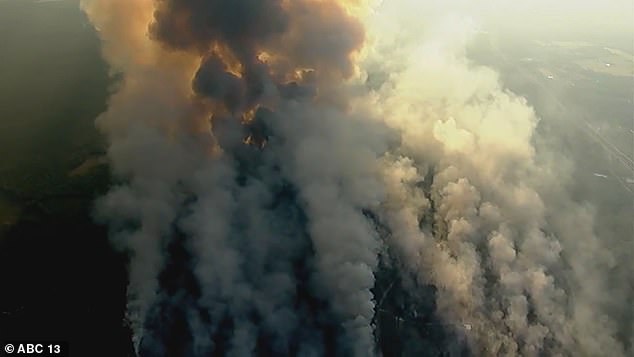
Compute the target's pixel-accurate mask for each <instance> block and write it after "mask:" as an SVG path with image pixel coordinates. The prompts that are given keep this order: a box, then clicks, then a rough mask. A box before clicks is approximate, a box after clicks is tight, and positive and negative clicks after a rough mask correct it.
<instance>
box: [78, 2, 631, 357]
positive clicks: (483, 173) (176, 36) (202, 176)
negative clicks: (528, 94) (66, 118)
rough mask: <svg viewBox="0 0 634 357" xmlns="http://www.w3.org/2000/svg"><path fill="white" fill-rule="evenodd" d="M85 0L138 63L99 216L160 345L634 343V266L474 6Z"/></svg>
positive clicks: (201, 348)
mask: <svg viewBox="0 0 634 357" xmlns="http://www.w3.org/2000/svg"><path fill="white" fill-rule="evenodd" d="M82 8H83V9H84V11H86V13H87V14H88V16H89V18H90V19H91V21H92V23H93V24H94V26H95V28H96V29H98V31H99V34H100V37H101V40H102V43H103V55H104V57H105V59H106V60H107V61H108V62H109V64H110V66H111V68H112V71H113V75H115V74H116V75H120V76H121V81H120V82H119V83H118V84H117V86H116V87H115V88H114V89H113V93H112V95H111V98H110V100H109V106H108V109H107V111H106V112H104V113H103V114H102V115H101V116H100V117H99V118H98V120H97V125H98V127H99V128H100V129H101V130H102V131H103V132H104V133H105V134H106V135H107V137H108V139H109V143H110V146H109V149H108V155H109V159H110V161H111V164H112V167H113V168H114V170H115V172H116V174H117V175H118V177H119V182H120V183H119V184H118V185H116V186H115V187H112V189H111V190H110V192H109V193H108V194H107V195H106V196H104V197H102V198H101V199H100V200H99V202H98V216H99V219H100V220H101V221H102V222H104V223H107V224H108V226H109V228H110V234H111V238H112V242H113V244H114V245H115V246H116V247H117V248H120V249H121V250H123V251H125V252H127V253H128V254H129V257H130V262H129V273H130V277H129V286H128V305H127V319H128V321H129V323H130V325H131V327H132V329H133V342H134V346H135V349H136V352H137V354H138V355H141V356H176V355H179V356H181V355H182V356H207V355H228V356H252V355H262V356H268V355H274V356H287V355H288V356H373V355H386V356H387V355H407V356H427V355H451V356H461V355H475V356H484V355H491V356H494V355H495V356H497V355H502V356H543V355H548V356H551V355H552V356H585V355H587V356H598V355H609V356H626V355H629V354H631V353H632V352H633V350H632V344H633V342H634V337H633V336H634V335H633V333H632V324H633V322H632V321H634V319H633V316H632V311H631V307H630V306H628V301H627V299H628V298H627V297H628V294H629V293H630V292H631V289H632V287H633V285H632V283H633V282H632V281H631V279H630V280H627V279H628V276H627V274H622V272H627V271H628V270H629V271H631V269H632V268H634V266H633V265H632V261H631V260H629V261H619V260H618V256H617V255H615V254H614V253H613V252H614V250H613V249H611V248H608V247H605V246H604V242H602V240H601V239H599V237H598V236H597V235H596V234H595V232H594V227H593V214H594V213H593V210H592V208H591V207H589V206H587V205H583V204H580V203H578V202H576V201H575V200H574V199H573V197H570V195H569V194H568V193H567V192H568V191H567V190H566V189H565V187H566V182H568V181H569V180H570V179H571V178H570V172H569V168H568V167H567V166H566V165H556V164H555V162H558V161H559V160H560V158H559V157H557V153H556V152H551V151H549V150H548V148H547V147H536V144H535V143H536V142H538V141H536V140H535V128H536V126H537V124H538V121H539V120H538V117H537V116H536V114H535V112H534V110H533V109H532V108H531V107H530V106H529V105H528V104H527V102H526V100H525V99H523V98H522V97H520V96H517V95H515V94H513V93H512V92H510V91H508V90H506V89H505V88H504V87H503V86H502V85H501V84H500V80H499V78H498V75H497V74H496V73H495V72H494V71H493V70H491V69H488V68H485V67H478V66H475V65H473V64H472V63H471V62H470V61H469V60H467V58H466V56H465V47H466V43H467V42H468V39H469V37H470V36H471V35H472V34H473V32H474V27H473V26H472V24H471V23H469V22H468V21H466V20H465V19H464V18H461V17H459V16H457V17H452V16H448V17H445V16H435V13H434V11H435V10H434V9H432V8H430V9H425V10H429V13H428V14H421V15H420V17H419V18H416V19H415V20H413V21H410V20H411V16H412V15H409V16H407V18H406V19H405V18H404V17H403V16H401V14H406V13H408V12H409V13H410V14H413V13H416V11H417V10H418V9H417V8H415V5H413V3H412V2H410V1H396V0H394V1H385V2H383V3H379V2H372V1H362V0H358V1H352V0H232V1H229V0H135V1H130V0H82ZM559 162H562V161H559ZM625 244H629V245H628V246H625V247H622V249H631V248H634V247H633V246H632V243H631V242H629V243H625ZM615 276H616V278H614V277H615ZM608 277H612V278H614V279H621V281H617V282H614V281H611V282H610V285H608ZM608 291H609V293H608Z"/></svg>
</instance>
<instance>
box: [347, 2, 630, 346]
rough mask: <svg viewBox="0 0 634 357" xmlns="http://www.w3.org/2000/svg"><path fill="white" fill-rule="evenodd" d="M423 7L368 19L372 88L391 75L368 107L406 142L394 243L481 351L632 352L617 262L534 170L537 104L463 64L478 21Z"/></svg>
mask: <svg viewBox="0 0 634 357" xmlns="http://www.w3.org/2000/svg"><path fill="white" fill-rule="evenodd" d="M427 5H428V4H425V5H422V6H420V7H419V6H418V4H417V3H414V2H412V1H393V2H384V4H383V6H381V7H379V8H377V10H376V15H375V17H374V18H372V19H371V20H368V25H367V26H368V28H370V29H373V30H374V31H373V32H371V35H373V39H374V40H375V43H374V46H373V47H372V49H371V50H369V51H368V57H367V59H366V62H367V63H368V64H367V68H368V71H369V80H372V79H374V78H376V77H380V76H381V75H383V76H384V77H385V78H386V80H385V81H383V83H381V82H379V83H378V84H377V83H372V82H370V83H369V84H370V85H372V86H373V87H375V88H376V87H377V86H378V90H376V92H375V93H374V94H373V95H371V96H370V99H369V100H368V101H367V102H365V103H360V105H365V106H367V107H371V108H375V109H376V115H377V116H379V117H382V118H384V120H385V121H386V123H387V124H388V125H389V126H391V127H393V128H395V129H397V130H399V131H400V132H401V133H402V134H401V135H402V141H403V145H402V147H401V148H400V149H399V150H397V151H396V152H394V154H393V156H392V158H391V159H390V158H388V159H387V160H386V162H385V177H386V178H385V180H386V181H385V182H386V185H387V189H388V196H389V198H388V202H387V203H386V204H385V205H384V207H383V209H382V210H381V216H382V217H383V219H384V220H385V221H386V223H387V224H388V226H389V227H390V230H391V232H392V235H391V236H390V239H389V241H388V243H389V244H391V245H393V246H395V247H396V248H397V251H399V252H400V258H401V260H402V261H403V263H404V265H405V266H407V267H408V268H409V269H410V270H411V271H413V272H416V273H417V274H418V277H419V279H420V281H421V283H432V284H433V285H435V286H436V287H438V289H439V292H438V301H437V304H438V310H439V313H440V314H441V316H444V318H445V319H446V320H447V322H448V323H450V324H453V325H454V326H456V327H457V329H458V330H461V331H459V333H461V334H462V333H464V334H466V335H467V337H468V338H469V341H470V346H471V348H472V350H473V352H474V353H475V354H478V355H479V354H486V355H489V354H491V355H497V354H503V355H529V356H537V355H539V354H542V353H546V354H549V355H556V354H573V355H578V354H580V355H585V354H587V355H602V354H606V353H607V354H609V355H614V356H622V355H625V351H624V347H623V343H622V341H619V340H617V339H616V337H615V336H616V326H615V322H616V321H617V319H618V316H614V315H612V316H610V315H607V310H606V307H608V304H609V303H610V301H609V296H608V295H607V294H605V291H606V287H607V286H606V285H605V281H606V280H607V278H608V276H609V271H610V269H611V268H612V266H613V265H614V262H613V258H612V257H611V255H610V253H609V251H608V250H607V249H606V248H605V247H602V246H601V243H600V241H599V240H598V238H597V237H596V236H594V235H593V233H592V223H591V222H592V219H591V216H590V215H589V214H588V212H587V211H585V210H584V208H583V207H579V206H575V204H574V203H572V201H571V200H570V199H569V198H567V197H565V192H564V191H558V192H557V194H556V195H555V196H554V197H557V199H558V202H554V201H553V200H552V199H551V198H550V197H553V196H552V192H548V193H546V191H545V190H544V189H543V188H544V187H548V186H550V187H561V186H560V184H559V183H558V181H557V180H556V179H558V178H557V177H556V176H555V175H551V174H550V172H557V170H558V169H557V168H556V167H541V166H539V165H538V164H537V163H536V157H535V155H536V153H535V149H534V148H533V146H532V142H531V140H532V136H533V133H534V129H535V126H536V125H537V118H536V116H535V114H534V113H533V110H532V109H531V108H530V107H529V106H528V105H527V104H526V101H525V100H524V99H523V98H520V97H517V96H515V95H513V94H512V93H510V92H508V91H507V90H505V89H504V88H503V87H502V86H501V85H500V83H499V79H498V78H497V75H496V74H495V73H494V72H493V71H491V70H489V69H486V68H481V67H476V66H474V65H472V64H471V63H469V61H468V60H467V59H466V56H465V53H464V51H465V46H466V41H467V40H468V38H469V36H470V33H472V32H473V30H472V24H470V23H469V22H468V21H466V20H465V19H464V18H463V17H460V16H440V15H439V13H438V12H432V13H431V14H421V11H423V10H432V9H433V8H434V6H427ZM408 14H412V17H414V18H413V19H412V21H411V22H409V21H408ZM427 15H429V16H427ZM434 16H436V17H437V18H436V19H435V20H432V19H433V17H434ZM421 17H423V18H424V19H427V20H428V21H424V20H422V19H421ZM439 19H440V20H439ZM428 173H431V174H432V175H433V184H432V185H431V187H429V188H428V191H427V192H425V190H424V189H423V188H421V187H420V184H419V183H420V182H422V181H423V178H424V177H425V176H426V175H427V174H428ZM542 180H549V181H547V182H542ZM548 195H550V197H547V196H548ZM545 202H548V204H549V205H550V206H551V207H553V206H554V205H555V203H556V204H557V205H558V207H561V208H563V207H565V209H563V210H556V209H550V208H547V207H546V205H545ZM428 212H431V213H433V215H434V218H433V223H430V222H427V223H426V225H423V227H422V229H420V228H419V223H420V222H421V220H422V219H423V217H424V216H425V215H426V214H428ZM571 222H579V223H578V225H577V226H572V225H571ZM580 247H584V248H581V249H580ZM591 252H592V253H591ZM564 257H565V258H564ZM564 260H566V261H564ZM567 264H569V266H570V268H571V269H570V268H567V266H566V265H567ZM590 267H591V268H590ZM620 303H622V302H617V303H616V304H620ZM622 308H623V306H622ZM591 321H594V323H592V322H591Z"/></svg>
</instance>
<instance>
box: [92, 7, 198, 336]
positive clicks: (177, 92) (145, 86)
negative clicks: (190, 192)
mask: <svg viewBox="0 0 634 357" xmlns="http://www.w3.org/2000/svg"><path fill="white" fill-rule="evenodd" d="M81 6H82V8H83V9H84V11H86V13H87V14H88V16H89V18H90V20H91V21H92V22H93V24H94V25H95V27H96V28H97V30H98V33H99V35H100V37H101V39H102V41H103V43H104V50H103V53H104V56H105V58H106V59H107V60H108V62H109V63H110V65H111V68H112V71H113V72H115V73H122V74H123V80H122V82H121V83H120V84H119V87H118V88H117V90H116V92H115V93H114V94H113V95H112V97H111V98H110V100H109V105H108V111H107V112H105V113H104V114H102V115H101V116H100V117H99V119H98V121H97V125H98V126H99V128H100V129H101V130H102V131H103V132H104V133H105V134H106V135H107V136H108V139H109V140H110V147H109V149H108V154H109V157H110V160H111V163H112V167H113V169H114V172H115V173H116V174H117V175H119V176H121V177H126V178H129V179H130V182H129V184H128V185H126V186H121V187H119V188H115V189H113V190H112V191H111V192H110V194H108V196H106V197H104V198H103V199H102V202H101V203H100V215H101V216H103V217H104V219H108V220H109V221H111V222H113V223H112V224H111V227H113V229H114V230H115V231H117V230H120V232H119V233H115V236H114V239H115V241H116V244H118V245H119V247H120V248H121V249H124V250H126V251H129V252H130V254H131V257H132V258H131V262H130V285H129V287H128V295H129V301H128V319H129V320H130V323H131V327H132V329H133V334H134V335H133V340H134V341H133V342H134V345H135V348H137V349H138V347H139V343H140V338H141V337H142V336H143V324H144V321H145V319H146V314H147V309H148V308H149V307H150V306H151V304H152V302H153V301H154V300H155V298H156V293H157V288H158V283H157V278H158V273H159V271H160V269H161V267H162V260H163V249H164V247H163V244H164V242H163V239H164V238H165V237H166V236H167V235H169V234H170V233H169V232H170V229H171V228H170V224H171V222H172V221H173V220H174V217H175V215H176V213H177V206H178V205H179V202H178V201H179V198H178V197H176V196H175V192H174V190H173V186H174V185H175V183H176V182H178V181H179V180H180V179H181V178H182V177H187V175H188V173H189V172H191V168H192V165H191V164H192V162H191V161H192V159H191V155H189V154H188V153H187V150H186V149H184V148H183V147H181V146H180V143H178V141H177V140H174V139H173V137H177V136H179V135H181V134H182V132H181V131H182V130H183V127H186V126H188V125H184V124H183V122H184V121H185V122H186V123H189V121H190V120H191V119H188V118H195V117H196V115H195V113H194V111H193V109H192V106H191V102H190V100H189V94H190V93H191V90H190V89H189V88H190V78H191V76H192V75H193V71H194V69H195V67H194V66H195V65H196V62H197V61H196V59H194V58H187V57H186V56H182V55H178V56H177V55H174V54H170V53H167V52H165V51H163V50H162V49H161V48H160V46H158V45H156V44H154V43H152V42H151V41H150V40H149V39H148V38H147V36H146V27H147V24H148V23H149V22H150V21H151V18H152V10H153V5H152V1H151V0H139V1H129V0H104V1H102V0H82V2H81ZM183 119H185V120H183ZM166 132H172V133H173V134H174V136H173V137H172V138H170V137H169V136H167V135H165V133H166ZM131 223H132V224H137V225H138V229H137V230H135V231H132V232H130V231H126V230H125V229H124V227H125V226H126V225H129V224H131ZM126 232H128V233H126Z"/></svg>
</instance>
